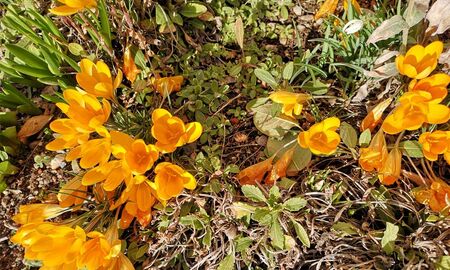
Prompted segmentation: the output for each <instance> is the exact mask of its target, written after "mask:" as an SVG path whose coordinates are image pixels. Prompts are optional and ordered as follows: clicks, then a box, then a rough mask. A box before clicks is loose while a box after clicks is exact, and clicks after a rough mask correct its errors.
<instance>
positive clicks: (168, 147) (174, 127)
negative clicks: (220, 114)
mask: <svg viewBox="0 0 450 270" xmlns="http://www.w3.org/2000/svg"><path fill="white" fill-rule="evenodd" d="M152 121H153V126H152V128H151V133H152V136H153V137H154V138H155V139H156V140H157V142H156V144H155V145H156V148H158V150H159V151H161V152H162V153H171V152H173V151H175V149H176V148H177V147H180V146H183V145H185V144H187V143H192V142H194V141H196V140H197V139H198V138H199V137H200V135H201V134H202V130H203V129H202V125H201V124H200V123H199V122H192V123H188V124H184V122H183V120H181V119H180V118H178V117H176V116H172V114H170V113H169V112H168V111H166V110H164V109H156V110H154V111H153V113H152Z"/></svg>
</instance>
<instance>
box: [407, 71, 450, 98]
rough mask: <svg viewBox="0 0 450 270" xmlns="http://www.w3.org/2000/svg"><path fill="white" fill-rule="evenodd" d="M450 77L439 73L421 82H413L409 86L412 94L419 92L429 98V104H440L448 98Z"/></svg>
mask: <svg viewBox="0 0 450 270" xmlns="http://www.w3.org/2000/svg"><path fill="white" fill-rule="evenodd" d="M449 83H450V76H449V75H447V74H445V73H438V74H435V75H432V76H430V77H427V78H425V79H421V80H412V81H411V82H410V83H409V85H408V90H409V91H410V92H418V93H420V94H421V96H424V97H426V98H427V102H432V103H439V102H441V101H443V100H444V98H445V97H446V96H447V93H448V91H447V86H448V84H449Z"/></svg>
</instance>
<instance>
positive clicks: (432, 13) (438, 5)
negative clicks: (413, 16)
mask: <svg viewBox="0 0 450 270" xmlns="http://www.w3.org/2000/svg"><path fill="white" fill-rule="evenodd" d="M426 19H427V20H428V21H429V22H430V23H429V25H428V29H427V33H432V35H439V34H442V33H444V32H445V31H446V30H447V29H449V28H450V0H437V1H436V2H435V3H434V4H433V5H432V6H431V8H430V10H429V11H428V14H427V16H426Z"/></svg>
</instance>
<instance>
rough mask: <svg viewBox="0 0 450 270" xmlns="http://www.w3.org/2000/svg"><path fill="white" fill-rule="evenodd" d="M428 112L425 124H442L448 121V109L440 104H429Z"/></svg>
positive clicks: (449, 117)
mask: <svg viewBox="0 0 450 270" xmlns="http://www.w3.org/2000/svg"><path fill="white" fill-rule="evenodd" d="M428 108H429V112H428V114H427V116H426V117H427V120H426V122H427V123H430V124H443V123H446V122H448V121H449V119H450V109H449V108H448V107H447V106H445V105H442V104H429V107H428Z"/></svg>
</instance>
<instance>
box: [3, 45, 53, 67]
mask: <svg viewBox="0 0 450 270" xmlns="http://www.w3.org/2000/svg"><path fill="white" fill-rule="evenodd" d="M5 47H6V48H7V49H8V51H10V52H11V53H12V54H13V55H14V56H15V57H17V58H19V59H20V60H22V61H23V62H24V63H26V64H27V66H29V67H32V68H36V69H47V63H45V61H44V60H42V59H41V58H39V57H37V56H36V55H34V54H32V53H31V52H29V51H28V50H26V49H24V48H22V47H20V46H17V45H14V44H8V45H5Z"/></svg>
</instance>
